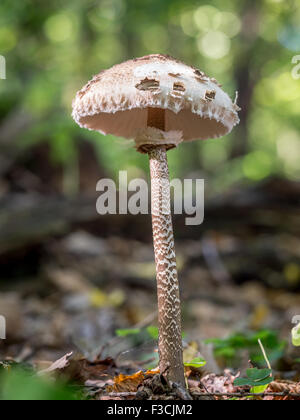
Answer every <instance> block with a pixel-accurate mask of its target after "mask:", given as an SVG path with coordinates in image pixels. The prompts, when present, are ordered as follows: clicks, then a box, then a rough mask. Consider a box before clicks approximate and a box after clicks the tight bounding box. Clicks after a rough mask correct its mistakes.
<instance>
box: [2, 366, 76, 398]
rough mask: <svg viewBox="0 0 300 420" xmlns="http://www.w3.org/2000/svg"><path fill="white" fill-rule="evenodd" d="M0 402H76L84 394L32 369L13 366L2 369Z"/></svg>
mask: <svg viewBox="0 0 300 420" xmlns="http://www.w3.org/2000/svg"><path fill="white" fill-rule="evenodd" d="M0 390H1V391H0V400H2V401H76V400H83V399H84V397H83V394H82V393H80V392H78V389H77V390H76V389H75V388H74V387H73V388H72V387H71V386H70V385H68V386H67V385H66V384H64V383H61V382H59V381H56V380H55V381H54V380H51V379H49V378H45V377H38V376H37V375H36V374H35V373H34V372H33V371H31V369H28V368H26V367H24V366H21V365H18V364H13V365H9V364H7V365H6V366H4V367H3V365H2V367H1V369H0Z"/></svg>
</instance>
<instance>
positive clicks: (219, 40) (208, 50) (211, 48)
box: [198, 31, 231, 60]
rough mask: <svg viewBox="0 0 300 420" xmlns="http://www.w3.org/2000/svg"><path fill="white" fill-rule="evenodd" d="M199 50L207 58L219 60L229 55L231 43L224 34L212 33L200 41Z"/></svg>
mask: <svg viewBox="0 0 300 420" xmlns="http://www.w3.org/2000/svg"><path fill="white" fill-rule="evenodd" d="M198 48H199V50H200V52H201V53H202V54H203V55H205V56H206V57H209V58H212V59H215V60H218V59H220V58H223V57H225V56H226V55H227V54H228V53H229V51H230V48H231V41H230V39H229V38H228V36H227V35H225V34H224V33H223V32H218V31H210V32H208V33H207V34H206V35H204V36H203V37H202V38H200V39H199V40H198Z"/></svg>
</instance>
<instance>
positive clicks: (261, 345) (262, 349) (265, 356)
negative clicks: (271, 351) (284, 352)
mask: <svg viewBox="0 0 300 420" xmlns="http://www.w3.org/2000/svg"><path fill="white" fill-rule="evenodd" d="M258 344H259V345H260V348H261V351H262V354H263V356H264V358H265V361H266V363H267V366H268V368H269V369H270V370H272V366H271V363H270V361H269V359H268V356H267V353H266V351H265V348H264V346H263V343H262V342H261V339H260V338H259V339H258Z"/></svg>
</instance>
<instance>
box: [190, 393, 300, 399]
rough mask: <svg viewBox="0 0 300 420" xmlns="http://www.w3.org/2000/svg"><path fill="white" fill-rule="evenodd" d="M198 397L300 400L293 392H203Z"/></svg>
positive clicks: (299, 396)
mask: <svg viewBox="0 0 300 420" xmlns="http://www.w3.org/2000/svg"><path fill="white" fill-rule="evenodd" d="M193 395H194V396H197V397H294V398H300V394H297V393H292V392H264V393H261V394H253V393H251V392H225V393H218V392H203V393H193Z"/></svg>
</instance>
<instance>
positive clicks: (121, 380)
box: [107, 369, 159, 392]
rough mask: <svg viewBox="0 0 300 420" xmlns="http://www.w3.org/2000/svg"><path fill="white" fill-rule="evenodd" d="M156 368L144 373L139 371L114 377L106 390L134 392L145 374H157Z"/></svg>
mask: <svg viewBox="0 0 300 420" xmlns="http://www.w3.org/2000/svg"><path fill="white" fill-rule="evenodd" d="M157 373H159V370H158V369H154V370H148V371H147V372H146V373H145V372H143V371H141V370H140V371H139V372H136V373H134V374H133V375H122V374H121V375H119V376H117V377H115V378H114V385H113V386H109V387H108V388H107V391H108V392H136V391H137V389H138V387H139V386H140V385H141V383H142V382H143V381H144V379H145V378H146V376H150V375H152V376H153V375H157Z"/></svg>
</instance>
